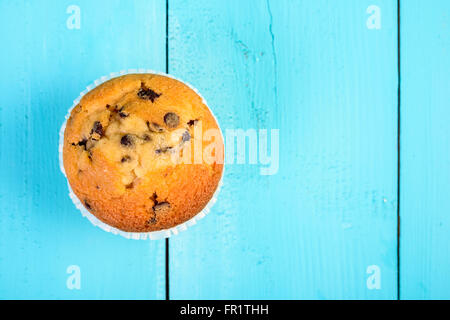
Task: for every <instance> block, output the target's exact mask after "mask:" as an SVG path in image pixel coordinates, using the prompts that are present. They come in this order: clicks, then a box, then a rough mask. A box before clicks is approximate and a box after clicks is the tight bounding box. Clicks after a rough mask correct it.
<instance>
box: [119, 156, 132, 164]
mask: <svg viewBox="0 0 450 320" xmlns="http://www.w3.org/2000/svg"><path fill="white" fill-rule="evenodd" d="M130 160H131V157H130V156H128V155H127V156H124V157H122V159H121V160H120V162H122V163H124V162H128V161H130Z"/></svg>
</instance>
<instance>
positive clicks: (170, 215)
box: [63, 74, 223, 232]
mask: <svg viewBox="0 0 450 320" xmlns="http://www.w3.org/2000/svg"><path fill="white" fill-rule="evenodd" d="M63 162H64V168H65V171H66V175H67V178H68V181H69V184H70V186H71V188H72V190H73V192H74V193H75V194H76V196H77V197H78V198H79V199H80V201H81V202H82V203H83V204H84V206H85V207H86V209H87V210H89V211H90V212H91V213H92V214H94V215H95V216H96V217H97V218H98V219H100V220H101V221H103V222H105V223H106V224H108V225H110V226H113V227H115V228H118V229H120V230H123V231H128V232H148V231H157V230H162V229H167V228H171V227H173V226H176V225H178V224H180V223H183V222H185V221H187V220H189V219H190V218H192V217H193V216H195V215H196V214H197V213H198V212H200V211H201V210H202V209H203V208H204V207H205V206H206V204H207V203H208V202H209V200H210V199H211V198H212V196H213V194H214V192H215V190H216V189H217V187H218V184H219V181H220V178H221V176H222V170H223V140H222V135H221V133H220V129H219V127H218V125H217V123H216V121H215V119H214V117H213V115H212V114H211V112H210V111H209V109H208V107H207V106H206V105H205V104H204V102H203V100H202V98H201V97H200V96H199V95H198V94H197V93H195V91H194V90H192V89H191V88H189V87H188V86H187V85H185V84H184V83H182V82H180V81H178V80H175V79H172V78H170V77H166V76H162V75H155V74H128V75H125V76H121V77H118V78H114V79H112V80H109V81H107V82H105V83H103V84H101V85H99V86H98V87H96V88H94V89H93V90H91V91H90V92H88V93H87V94H86V95H85V96H84V97H83V98H82V99H81V101H80V103H79V104H78V105H77V106H75V108H73V110H72V111H71V115H70V118H69V119H68V120H67V124H66V129H65V132H64V147H63Z"/></svg>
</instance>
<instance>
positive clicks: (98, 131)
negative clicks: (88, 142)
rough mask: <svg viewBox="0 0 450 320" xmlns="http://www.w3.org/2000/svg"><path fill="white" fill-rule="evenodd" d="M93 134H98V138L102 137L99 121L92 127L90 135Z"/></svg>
mask: <svg viewBox="0 0 450 320" xmlns="http://www.w3.org/2000/svg"><path fill="white" fill-rule="evenodd" d="M93 133H96V134H98V135H99V136H100V137H102V136H103V126H102V124H101V123H100V121H95V122H94V126H93V127H92V130H91V134H93Z"/></svg>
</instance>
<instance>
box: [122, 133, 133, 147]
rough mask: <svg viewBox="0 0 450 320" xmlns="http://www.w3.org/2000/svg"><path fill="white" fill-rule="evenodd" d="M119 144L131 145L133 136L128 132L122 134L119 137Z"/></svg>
mask: <svg viewBox="0 0 450 320" xmlns="http://www.w3.org/2000/svg"><path fill="white" fill-rule="evenodd" d="M120 144H121V145H123V146H125V147H131V146H132V145H133V137H132V136H131V135H129V134H126V135H124V136H123V137H122V138H121V139H120Z"/></svg>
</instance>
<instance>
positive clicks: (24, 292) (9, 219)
mask: <svg viewBox="0 0 450 320" xmlns="http://www.w3.org/2000/svg"><path fill="white" fill-rule="evenodd" d="M71 3H72V2H67V1H53V0H46V1H39V2H30V1H2V2H1V3H0V29H1V35H0V37H1V42H2V43H3V45H2V50H0V70H1V75H0V92H1V98H0V99H1V100H0V101H1V104H0V108H1V110H0V117H1V118H0V123H1V127H0V146H1V148H0V150H1V154H0V163H1V167H2V169H1V178H0V179H1V183H0V199H1V207H0V298H2V299H5V298H8V299H11V298H19V299H22V298H32V299H45V298H58V299H59V298H65V299H81V298H83V299H103V298H114V299H122V298H135V299H154V298H157V299H158V298H159V299H160V298H164V296H165V288H164V286H165V274H164V268H165V262H164V241H159V242H156V241H153V242H147V241H134V240H127V239H124V238H121V237H119V236H114V235H112V234H109V233H106V232H104V231H102V230H100V229H98V228H96V227H93V226H92V225H91V224H90V223H89V221H88V220H86V219H85V218H83V217H82V216H81V214H80V213H79V211H77V209H76V208H75V207H74V206H73V204H72V202H71V200H70V199H69V197H68V190H67V185H66V180H65V178H64V177H63V175H62V174H61V172H60V170H59V164H58V131H59V128H60V126H61V124H62V121H63V120H64V116H65V115H66V113H67V109H68V108H69V107H70V106H71V104H72V101H73V100H74V99H75V98H76V97H77V96H78V94H79V93H80V92H81V91H82V90H84V88H85V87H86V86H87V85H88V84H90V83H91V82H92V81H93V80H95V79H97V78H99V77H100V76H103V75H107V74H109V73H110V72H113V71H120V70H122V69H128V68H138V67H141V68H153V69H158V70H161V71H164V67H165V16H166V15H165V1H164V0H158V1H144V0H142V1H134V2H133V4H130V3H129V2H124V1H117V0H114V1H111V0H108V1H106V0H102V1H88V0H78V1H76V2H74V3H75V4H76V6H77V7H69V5H70V4H71ZM77 8H79V9H80V15H81V16H80V17H81V24H80V29H77V28H76V27H77V21H76V20H72V19H71V16H73V14H76V12H77V10H78V9H77ZM68 19H69V21H68V22H67V20H68ZM68 23H69V24H68ZM68 26H70V27H71V29H69V27H68ZM72 265H74V266H75V267H72V268H71V267H70V266H72ZM77 267H79V270H80V272H81V278H80V279H81V288H80V290H77V289H76V288H75V289H69V287H73V285H75V286H76V281H75V280H74V278H73V277H72V278H69V277H70V276H76V272H77V270H78V269H77ZM68 272H69V273H68ZM68 280H69V282H70V283H71V285H69V287H68V286H67V281H68ZM71 280H74V281H73V282H72V281H71Z"/></svg>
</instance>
